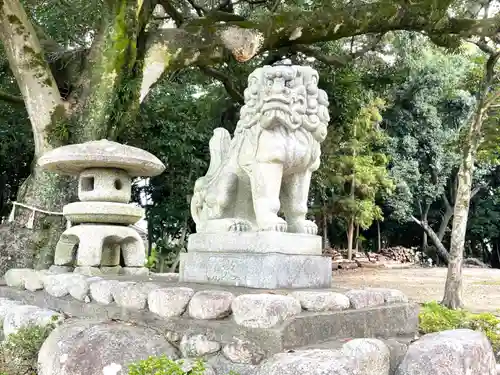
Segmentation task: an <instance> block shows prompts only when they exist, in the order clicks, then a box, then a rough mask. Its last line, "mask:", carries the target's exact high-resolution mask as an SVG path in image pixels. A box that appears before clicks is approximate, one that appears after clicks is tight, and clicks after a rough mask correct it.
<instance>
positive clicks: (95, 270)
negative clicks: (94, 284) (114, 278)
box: [74, 266, 102, 276]
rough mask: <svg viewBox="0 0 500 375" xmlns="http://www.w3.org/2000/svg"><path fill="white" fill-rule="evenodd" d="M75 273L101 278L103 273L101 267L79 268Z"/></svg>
mask: <svg viewBox="0 0 500 375" xmlns="http://www.w3.org/2000/svg"><path fill="white" fill-rule="evenodd" d="M74 272H75V273H79V274H81V275H85V276H101V275H102V271H101V269H100V268H99V267H90V266H78V267H76V268H75V271H74Z"/></svg>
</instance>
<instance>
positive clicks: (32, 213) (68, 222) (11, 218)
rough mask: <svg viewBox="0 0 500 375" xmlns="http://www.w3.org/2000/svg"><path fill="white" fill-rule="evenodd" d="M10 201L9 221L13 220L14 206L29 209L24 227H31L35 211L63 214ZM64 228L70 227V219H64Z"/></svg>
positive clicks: (14, 214)
mask: <svg viewBox="0 0 500 375" xmlns="http://www.w3.org/2000/svg"><path fill="white" fill-rule="evenodd" d="M11 203H12V211H11V212H10V215H9V220H8V221H9V223H11V222H13V221H14V218H15V216H16V207H17V206H19V207H24V208H27V209H28V210H31V211H32V212H31V215H30V217H29V219H28V222H27V223H26V228H29V229H33V227H34V224H35V213H36V212H40V213H42V214H45V215H54V216H63V213H62V212H54V211H47V210H42V209H41V208H36V207H33V206H29V205H27V204H24V203H19V202H11ZM66 228H67V229H69V228H71V221H69V220H67V219H66Z"/></svg>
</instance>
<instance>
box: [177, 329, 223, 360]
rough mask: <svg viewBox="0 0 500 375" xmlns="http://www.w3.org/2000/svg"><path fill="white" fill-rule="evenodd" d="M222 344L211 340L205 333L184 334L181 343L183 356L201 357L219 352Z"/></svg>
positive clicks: (180, 347)
mask: <svg viewBox="0 0 500 375" xmlns="http://www.w3.org/2000/svg"><path fill="white" fill-rule="evenodd" d="M220 348H221V345H220V344H219V343H218V342H217V341H212V340H209V339H208V338H207V337H206V336H205V335H191V336H188V335H184V336H183V337H182V340H181V342H180V344H179V349H180V351H181V353H182V356H183V357H188V358H189V357H196V358H198V357H201V356H204V355H207V354H213V353H217V352H218V351H219V350H220Z"/></svg>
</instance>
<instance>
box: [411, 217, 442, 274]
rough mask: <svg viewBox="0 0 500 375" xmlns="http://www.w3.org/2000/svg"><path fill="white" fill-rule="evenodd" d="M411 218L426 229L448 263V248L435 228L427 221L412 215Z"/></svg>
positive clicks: (439, 252)
mask: <svg viewBox="0 0 500 375" xmlns="http://www.w3.org/2000/svg"><path fill="white" fill-rule="evenodd" d="M411 218H412V219H413V221H414V222H415V223H417V224H418V225H420V226H421V227H422V229H423V230H424V231H425V233H427V235H428V236H429V238H430V239H431V240H432V242H433V243H434V245H435V246H436V249H437V252H438V254H439V256H440V257H441V258H442V259H443V260H444V261H445V263H446V264H448V258H449V254H448V250H446V248H445V247H444V245H443V244H442V243H441V241H439V238H438V236H437V234H436V232H434V230H433V229H432V228H431V227H430V225H429V224H428V223H427V222H426V221H421V220H418V219H417V218H416V217H415V216H412V217H411Z"/></svg>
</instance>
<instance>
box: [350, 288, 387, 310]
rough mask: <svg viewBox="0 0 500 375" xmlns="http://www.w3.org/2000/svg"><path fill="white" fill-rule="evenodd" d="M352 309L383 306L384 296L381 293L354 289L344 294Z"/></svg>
mask: <svg viewBox="0 0 500 375" xmlns="http://www.w3.org/2000/svg"><path fill="white" fill-rule="evenodd" d="M345 295H346V296H347V298H349V301H351V307H352V308H353V309H364V308H367V307H376V306H381V305H383V304H385V296H384V294H383V293H382V292H381V291H378V290H368V289H354V290H350V291H348V292H347V293H346V294H345Z"/></svg>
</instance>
